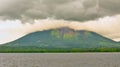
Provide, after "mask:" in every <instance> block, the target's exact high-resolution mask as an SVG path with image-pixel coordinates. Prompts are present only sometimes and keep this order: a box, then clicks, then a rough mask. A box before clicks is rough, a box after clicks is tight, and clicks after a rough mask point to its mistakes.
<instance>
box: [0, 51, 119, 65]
mask: <svg viewBox="0 0 120 67" xmlns="http://www.w3.org/2000/svg"><path fill="white" fill-rule="evenodd" d="M0 67H120V53H0Z"/></svg>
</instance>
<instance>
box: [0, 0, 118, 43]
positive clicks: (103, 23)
mask: <svg viewBox="0 0 120 67" xmlns="http://www.w3.org/2000/svg"><path fill="white" fill-rule="evenodd" d="M46 18H54V19H46ZM61 19H62V20H61ZM70 20H72V21H70ZM35 21H37V22H35ZM25 22H29V23H31V22H32V23H34V24H29V23H25ZM76 22H77V23H76ZM85 22H86V23H85ZM23 23H25V24H23ZM71 23H72V24H71ZM84 24H85V25H84ZM119 25H120V0H0V44H4V43H8V42H11V41H14V40H16V39H19V38H21V37H23V36H25V35H27V34H29V33H33V32H36V31H44V30H49V29H56V28H61V27H69V28H71V29H74V30H79V31H80V30H81V29H82V28H83V29H84V28H85V29H86V30H90V31H92V32H96V33H98V34H100V35H102V36H104V37H107V38H109V39H112V40H114V41H120V26H119ZM13 36H14V38H13Z"/></svg>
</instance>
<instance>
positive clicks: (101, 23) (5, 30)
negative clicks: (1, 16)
mask: <svg viewBox="0 0 120 67" xmlns="http://www.w3.org/2000/svg"><path fill="white" fill-rule="evenodd" d="M33 22H34V23H33V24H31V23H25V24H23V23H22V21H20V20H14V21H10V20H6V21H0V44H5V43H8V42H11V41H14V40H16V39H19V38H21V37H23V36H25V35H27V34H29V33H33V32H36V31H44V30H50V29H56V28H63V27H67V28H70V29H73V30H77V31H80V30H87V31H92V32H96V33H98V34H100V35H102V36H104V37H106V38H109V39H111V40H114V41H116V42H118V41H120V31H119V30H120V26H119V25H120V15H116V16H111V17H109V16H107V17H103V18H99V19H98V20H91V21H85V22H79V21H67V20H55V19H43V20H40V19H39V20H33ZM13 36H14V37H13Z"/></svg>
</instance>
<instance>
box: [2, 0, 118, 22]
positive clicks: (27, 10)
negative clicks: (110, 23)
mask: <svg viewBox="0 0 120 67" xmlns="http://www.w3.org/2000/svg"><path fill="white" fill-rule="evenodd" d="M119 13H120V0H0V19H22V20H28V19H43V18H48V17H54V18H56V19H65V20H77V21H86V20H93V19H96V18H98V17H103V16H111V15H116V14H119Z"/></svg>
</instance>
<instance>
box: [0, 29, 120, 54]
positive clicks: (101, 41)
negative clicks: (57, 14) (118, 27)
mask: <svg viewBox="0 0 120 67" xmlns="http://www.w3.org/2000/svg"><path fill="white" fill-rule="evenodd" d="M64 31H67V32H64ZM119 51H120V43H117V42H113V41H111V40H109V39H107V38H104V37H102V36H100V35H98V34H96V33H93V32H88V31H79V32H74V31H72V30H70V31H68V30H67V29H66V30H62V31H61V30H49V31H43V32H35V33H31V34H29V35H27V36H25V37H23V38H20V39H18V40H16V41H14V42H11V43H8V44H5V45H1V46H0V52H119Z"/></svg>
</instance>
